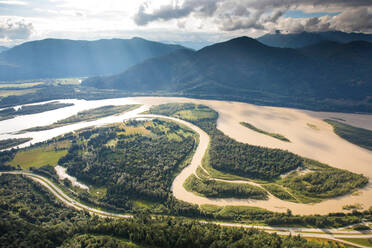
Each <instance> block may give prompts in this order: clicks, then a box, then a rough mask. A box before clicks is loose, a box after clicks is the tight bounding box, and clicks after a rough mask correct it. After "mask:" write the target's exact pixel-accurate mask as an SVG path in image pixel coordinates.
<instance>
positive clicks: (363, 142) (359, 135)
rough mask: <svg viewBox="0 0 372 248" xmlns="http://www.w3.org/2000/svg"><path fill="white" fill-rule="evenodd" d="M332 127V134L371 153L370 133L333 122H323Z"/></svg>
mask: <svg viewBox="0 0 372 248" xmlns="http://www.w3.org/2000/svg"><path fill="white" fill-rule="evenodd" d="M325 121H326V122H327V123H329V124H330V125H332V127H333V130H334V132H335V133H336V134H337V135H338V136H340V137H341V138H343V139H346V140H347V141H349V142H351V143H353V144H355V145H358V146H361V147H364V148H366V149H368V150H370V151H372V131H371V130H367V129H364V128H358V127H353V126H350V125H348V124H345V123H341V122H339V121H335V120H329V119H327V120H325Z"/></svg>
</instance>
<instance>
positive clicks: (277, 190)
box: [262, 183, 297, 202]
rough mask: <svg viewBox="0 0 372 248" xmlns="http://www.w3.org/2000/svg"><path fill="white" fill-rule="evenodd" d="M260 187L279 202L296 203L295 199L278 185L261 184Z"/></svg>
mask: <svg viewBox="0 0 372 248" xmlns="http://www.w3.org/2000/svg"><path fill="white" fill-rule="evenodd" d="M262 187H264V188H265V189H266V190H267V191H269V192H270V193H271V194H273V195H274V196H276V197H278V198H279V199H281V200H285V201H292V202H297V200H296V198H295V197H294V196H293V195H291V194H290V193H288V191H287V190H286V189H285V188H284V187H282V186H279V185H278V184H274V183H270V184H262Z"/></svg>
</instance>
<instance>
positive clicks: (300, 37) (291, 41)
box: [257, 31, 372, 48]
mask: <svg viewBox="0 0 372 248" xmlns="http://www.w3.org/2000/svg"><path fill="white" fill-rule="evenodd" d="M257 40H258V41H260V42H261V43H263V44H265V45H268V46H273V47H285V48H302V47H306V46H311V45H315V44H318V43H320V42H323V41H336V42H339V43H349V42H352V41H368V42H372V34H363V33H344V32H340V31H332V32H317V33H308V32H302V33H296V34H281V33H276V34H265V35H263V36H261V37H259V38H258V39H257Z"/></svg>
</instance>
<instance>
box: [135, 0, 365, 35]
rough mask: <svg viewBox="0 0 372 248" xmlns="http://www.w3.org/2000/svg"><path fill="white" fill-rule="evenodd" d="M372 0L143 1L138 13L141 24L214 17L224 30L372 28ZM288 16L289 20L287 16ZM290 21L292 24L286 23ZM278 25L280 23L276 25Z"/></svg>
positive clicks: (139, 23)
mask: <svg viewBox="0 0 372 248" xmlns="http://www.w3.org/2000/svg"><path fill="white" fill-rule="evenodd" d="M368 8H372V0H213V1H212V0H203V1H200V0H185V1H184V2H183V3H182V4H181V5H178V4H169V5H165V6H162V7H161V8H159V9H157V10H155V11H153V12H152V13H148V12H146V5H142V6H141V7H140V8H139V10H138V12H137V13H136V14H135V16H134V20H135V22H136V24H137V25H146V24H148V23H151V22H154V21H168V20H172V19H181V18H184V17H187V16H190V15H194V16H196V17H199V18H205V17H210V18H212V19H213V21H214V22H215V23H216V24H217V25H218V26H219V28H220V29H221V30H224V31H234V30H247V29H256V30H270V29H271V30H275V29H276V28H278V27H281V28H282V29H283V30H286V31H288V32H301V31H324V30H342V31H347V32H351V31H358V32H371V31H372V30H371V18H372V17H371V14H370V12H368ZM294 9H297V10H304V11H315V10H317V9H321V10H322V11H327V10H330V11H331V12H332V11H335V10H337V11H338V12H340V14H339V15H338V16H335V17H312V18H303V20H301V21H298V20H293V18H288V17H287V18H282V17H283V14H284V13H285V12H286V11H287V10H294ZM284 19H287V20H284ZM285 25H288V26H285ZM276 26H278V27H276Z"/></svg>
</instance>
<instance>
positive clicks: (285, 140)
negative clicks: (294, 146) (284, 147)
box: [240, 122, 291, 142]
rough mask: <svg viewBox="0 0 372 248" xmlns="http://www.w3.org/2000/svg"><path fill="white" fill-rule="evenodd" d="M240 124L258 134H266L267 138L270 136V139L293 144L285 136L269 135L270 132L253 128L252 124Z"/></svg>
mask: <svg viewBox="0 0 372 248" xmlns="http://www.w3.org/2000/svg"><path fill="white" fill-rule="evenodd" d="M240 124H241V125H242V126H245V127H247V128H249V129H251V130H253V131H256V132H258V133H262V134H265V135H267V136H270V137H273V138H275V139H278V140H281V141H284V142H291V141H290V140H289V139H287V138H286V137H284V136H283V135H281V134H278V133H269V132H266V131H265V130H262V129H259V128H257V127H255V126H253V125H252V124H249V123H247V122H240Z"/></svg>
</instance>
